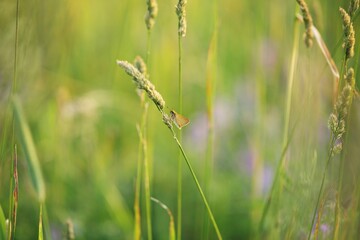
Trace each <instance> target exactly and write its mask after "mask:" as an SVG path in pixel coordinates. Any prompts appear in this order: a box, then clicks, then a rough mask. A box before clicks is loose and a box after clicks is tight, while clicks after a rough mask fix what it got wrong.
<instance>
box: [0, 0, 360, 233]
mask: <svg viewBox="0 0 360 240" xmlns="http://www.w3.org/2000/svg"><path fill="white" fill-rule="evenodd" d="M176 3H177V2H176V1H175V0H171V1H162V0H159V1H158V4H159V14H158V17H157V19H156V24H155V27H154V28H153V31H152V38H151V55H150V66H149V68H150V75H151V80H152V82H153V83H154V84H155V86H156V89H157V90H158V91H159V92H160V93H161V94H162V96H163V97H164V99H165V101H166V104H167V106H169V107H170V108H173V109H177V107H178V99H177V91H178V90H177V81H178V80H177V79H178V63H177V60H178V42H177V41H178V39H177V16H176V14H175V7H174V6H175V5H176ZM215 4H216V2H215V1H205V0H197V1H191V0H189V1H188V4H187V21H188V32H187V36H186V38H184V39H183V80H184V83H183V86H184V88H183V96H184V98H183V109H184V110H183V113H184V115H185V116H187V117H189V118H190V120H191V124H190V125H189V126H187V127H185V128H184V129H183V130H182V131H183V144H184V148H185V150H186V152H187V154H188V156H189V158H190V161H191V162H192V164H193V166H194V169H195V172H196V173H197V174H198V175H199V178H200V182H202V179H203V176H204V161H205V155H206V143H207V137H208V132H207V115H206V84H205V80H206V62H207V55H208V48H209V45H210V41H211V37H212V34H213V32H214V29H215V20H214V12H215V11H217V13H218V44H217V69H216V71H214V72H216V76H215V79H216V84H215V85H216V90H215V95H214V96H213V97H214V117H215V145H214V146H215V147H214V153H215V155H214V170H213V176H212V180H211V187H210V190H209V193H208V197H209V200H210V205H211V206H212V208H213V211H214V215H215V218H216V220H217V222H218V225H219V228H220V231H221V232H222V234H223V237H224V239H250V238H253V237H254V236H255V234H254V232H256V230H257V224H258V221H259V219H260V216H261V211H262V208H263V205H264V199H265V197H266V196H267V194H268V191H269V188H270V186H271V181H272V179H273V177H274V172H275V169H276V164H277V162H278V160H279V158H280V155H281V151H282V141H283V125H284V120H283V119H284V112H285V99H286V87H287V78H288V74H289V73H288V72H289V67H290V57H291V52H292V44H293V36H294V34H293V32H294V18H295V14H296V13H297V8H296V1H295V0H294V1H281V0H274V1H250V0H248V1H231V0H224V1H218V3H217V7H214V6H216V5H215ZM308 4H309V8H310V11H311V13H312V14H313V17H314V23H315V25H316V26H317V28H318V29H319V31H320V32H321V34H322V37H323V39H324V41H325V43H326V44H327V45H328V47H329V49H330V51H331V52H332V54H333V58H334V60H335V62H336V63H337V65H338V67H339V66H340V64H341V60H342V58H343V55H342V54H343V53H342V50H341V47H340V45H339V44H338V43H339V41H341V39H342V27H341V19H340V15H339V13H338V8H339V6H343V7H344V8H345V9H347V6H348V2H347V1H337V2H336V3H334V2H330V1H325V0H321V1H320V0H319V1H317V0H312V1H308ZM19 10H20V11H19V13H20V17H19V40H18V62H17V89H16V92H17V93H18V94H19V96H20V98H21V101H22V104H23V106H24V108H25V114H26V118H27V120H28V122H29V124H30V129H31V132H32V134H33V138H34V142H35V145H36V148H37V151H38V155H39V159H40V162H41V168H42V171H43V174H44V179H45V184H46V207H47V212H48V217H49V221H50V226H51V231H52V235H53V239H61V237H62V235H63V232H64V225H65V222H66V220H67V219H71V220H72V221H73V223H74V226H75V234H76V237H77V238H78V239H131V238H132V234H133V201H134V186H135V177H136V169H137V157H138V142H139V139H138V136H137V131H136V124H137V123H139V122H140V118H141V108H140V101H139V97H138V95H137V94H136V91H135V85H134V84H133V83H132V81H131V78H130V77H129V76H127V75H126V74H125V73H124V71H123V70H122V69H120V68H119V67H118V66H117V65H116V59H119V60H127V61H129V62H132V61H133V59H134V58H135V56H136V55H141V56H143V57H145V53H146V41H147V30H146V27H145V23H144V15H145V12H146V5H145V1H144V0H142V1H140V0H121V1H114V0H106V1H95V0H88V1H66V0H61V1H40V0H33V1H20V8H19ZM15 20H16V1H13V0H2V1H1V2H0V53H1V54H0V105H1V106H0V107H1V110H2V111H0V124H1V125H0V126H1V128H0V132H1V136H2V140H1V141H2V144H1V145H2V156H1V159H0V204H1V206H2V208H3V209H4V212H5V214H7V209H8V208H9V205H8V204H9V203H8V198H9V197H8V193H9V177H10V170H9V169H10V163H11V151H12V150H11V149H12V148H13V147H12V145H11V143H12V142H11V138H12V137H11V129H12V125H11V124H12V122H11V116H12V113H11V111H10V108H9V106H10V104H9V99H10V92H11V86H12V83H13V81H12V79H13V67H14V45H15V38H14V37H15ZM358 23H359V21H356V22H355V23H354V27H355V31H358V30H360V29H359V24H358ZM303 31H304V27H303V25H300V34H301V36H302V33H303ZM358 32H359V31H358ZM299 44H300V47H299V52H300V54H299V59H298V65H297V69H296V73H295V83H294V96H293V103H292V106H293V108H292V112H291V123H292V124H291V125H292V126H293V125H294V124H295V122H296V123H297V125H296V131H295V133H294V138H293V141H292V142H291V144H290V145H291V146H290V154H291V157H289V158H290V159H291V161H290V160H289V161H288V162H287V164H286V169H287V171H286V173H283V174H282V177H283V179H284V182H285V191H284V194H283V195H281V198H280V199H277V201H276V202H275V204H274V205H275V206H274V209H277V210H278V212H279V214H280V216H279V215H278V216H277V217H273V218H271V217H270V218H269V219H268V223H267V226H268V233H269V235H268V236H269V237H268V238H269V239H271V238H272V237H281V238H285V236H287V235H286V233H288V229H292V230H293V231H294V233H293V235H292V236H293V237H294V239H302V238H303V237H304V236H306V234H307V230H308V227H309V224H310V219H311V214H312V211H313V209H314V206H315V197H316V193H317V189H318V187H319V179H320V175H321V174H320V173H321V172H322V166H323V164H324V162H325V159H326V154H327V143H328V138H329V131H328V130H327V118H328V116H329V114H330V113H331V111H332V100H331V93H332V86H333V83H332V81H333V77H332V75H331V72H330V70H329V69H328V67H327V65H326V61H325V59H324V58H323V56H322V55H321V52H320V50H319V49H318V48H317V46H314V47H313V48H312V49H310V50H309V49H306V48H305V46H304V44H303V41H302V38H300V43H299ZM356 58H358V54H357V55H356ZM339 68H340V67H339ZM357 69H358V66H355V70H357ZM354 105H355V106H354V110H353V113H354V114H353V118H352V119H353V121H352V122H351V123H352V126H351V129H353V131H352V132H354V133H357V134H353V135H351V134H350V135H351V136H349V138H350V139H351V140H350V141H349V148H348V150H347V151H348V152H349V165H347V166H348V167H347V168H349V169H351V171H350V173H349V175H348V178H349V179H347V181H348V183H349V185H348V186H351V187H349V189H346V191H348V192H347V193H346V194H348V196H349V198H350V199H353V198H354V197H355V195H354V194H356V193H358V190H357V186H356V184H355V183H356V182H357V181H358V177H356V176H357V175H358V174H357V173H359V163H358V162H359V161H358V160H359V156H360V155H359V149H358V143H359V136H357V135H359V134H358V133H359V131H358V130H359V118H360V116H359V111H358V109H359V104H358V101H355V102H354ZM149 109H150V110H149V111H150V120H149V136H150V142H149V144H150V146H149V148H150V155H151V161H152V165H151V172H152V176H151V179H152V185H151V187H152V194H151V195H152V196H154V197H155V198H157V199H159V200H161V201H162V202H164V203H165V204H166V205H167V206H168V207H169V208H170V210H171V211H172V213H173V214H174V215H175V216H176V194H177V190H176V188H177V187H176V186H177V182H176V180H177V176H176V174H177V165H178V163H177V160H178V149H177V146H176V144H175V142H173V141H172V136H171V134H170V133H169V131H168V130H167V128H166V126H165V125H164V124H163V123H162V121H161V115H160V114H159V113H158V111H157V110H156V108H155V106H154V105H153V104H152V103H151V104H150V106H149ZM6 129H7V130H8V131H5V130H6ZM356 130H357V131H356ZM5 132H7V134H6V135H4V133H5ZM15 142H16V141H15ZM356 160H357V161H356ZM333 171H336V169H333ZM183 173H184V174H183V179H184V182H183V193H184V196H183V197H184V200H183V201H184V202H183V239H200V236H201V232H202V230H201V229H202V220H203V214H204V210H203V205H202V202H201V198H200V196H199V193H198V192H197V190H196V187H195V185H194V183H193V180H192V177H191V175H190V174H189V171H188V169H187V168H185V165H184V171H183ZM19 176H20V193H19V211H18V224H17V232H16V239H35V238H36V237H37V231H38V227H37V224H38V212H39V211H38V208H39V205H38V203H37V200H36V195H35V192H34V189H33V187H32V185H31V183H30V180H29V175H28V172H27V165H26V162H25V160H24V156H23V154H22V150H21V147H19ZM334 179H335V177H334ZM142 195H143V194H142ZM299 198H301V199H302V200H301V202H299ZM152 211H153V215H152V219H153V228H154V239H167V236H168V216H167V214H166V212H165V211H164V210H162V209H161V208H160V207H159V206H158V205H156V204H153V205H152ZM274 211H275V212H276V210H274ZM142 213H143V215H144V213H145V210H144V208H143V209H142ZM270 215H271V216H272V214H270ZM356 219H357V218H356ZM144 220H145V218H143V221H144ZM344 221H345V220H344ZM144 226H145V224H144ZM145 230H146V229H145V227H144V228H143V234H144V235H143V239H147V238H146V231H145ZM326 234H327V233H326V231H325V230H324V233H323V237H324V238H326V237H327V235H326ZM358 234H359V233H358ZM210 235H211V236H212V237H211V239H215V234H214V232H213V230H212V228H211V234H210Z"/></svg>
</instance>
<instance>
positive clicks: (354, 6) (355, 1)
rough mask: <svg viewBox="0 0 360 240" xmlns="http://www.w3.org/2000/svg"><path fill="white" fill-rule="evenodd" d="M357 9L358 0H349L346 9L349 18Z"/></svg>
mask: <svg viewBox="0 0 360 240" xmlns="http://www.w3.org/2000/svg"><path fill="white" fill-rule="evenodd" d="M358 9H359V0H351V1H350V5H349V9H348V13H349V15H350V17H353V16H354V15H355V13H356V11H357V10H358Z"/></svg>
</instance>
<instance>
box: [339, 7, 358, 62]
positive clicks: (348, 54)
mask: <svg viewBox="0 0 360 240" xmlns="http://www.w3.org/2000/svg"><path fill="white" fill-rule="evenodd" d="M339 11H340V14H341V17H342V20H343V29H344V43H343V48H344V49H345V59H346V60H348V59H350V58H352V57H353V56H354V46H355V31H354V27H353V24H352V22H351V18H350V16H349V14H348V13H347V12H346V11H345V10H344V9H343V8H339Z"/></svg>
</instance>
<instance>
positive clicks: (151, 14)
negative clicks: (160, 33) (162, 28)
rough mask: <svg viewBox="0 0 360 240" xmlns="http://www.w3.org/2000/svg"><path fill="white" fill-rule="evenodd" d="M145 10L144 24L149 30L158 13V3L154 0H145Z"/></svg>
mask: <svg viewBox="0 0 360 240" xmlns="http://www.w3.org/2000/svg"><path fill="white" fill-rule="evenodd" d="M146 4H147V10H148V11H147V12H146V15H145V24H146V27H147V29H148V30H150V29H151V28H152V27H153V26H154V25H155V18H156V17H157V14H158V5H157V2H156V0H147V1H146Z"/></svg>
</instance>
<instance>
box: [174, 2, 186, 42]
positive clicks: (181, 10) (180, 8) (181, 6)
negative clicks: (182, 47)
mask: <svg viewBox="0 0 360 240" xmlns="http://www.w3.org/2000/svg"><path fill="white" fill-rule="evenodd" d="M186 3H187V1H186V0H179V2H178V4H177V5H176V6H175V9H176V15H177V16H178V19H179V26H178V34H179V36H180V37H185V36H186V9H185V6H186Z"/></svg>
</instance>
